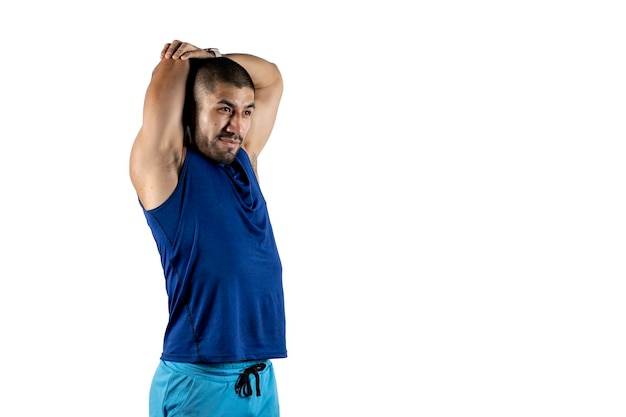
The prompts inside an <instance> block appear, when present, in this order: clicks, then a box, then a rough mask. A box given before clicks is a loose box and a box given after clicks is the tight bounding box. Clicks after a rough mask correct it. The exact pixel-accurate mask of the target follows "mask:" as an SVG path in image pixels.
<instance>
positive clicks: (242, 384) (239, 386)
mask: <svg viewBox="0 0 626 417" xmlns="http://www.w3.org/2000/svg"><path fill="white" fill-rule="evenodd" d="M263 369H265V364H264V363H257V364H256V365H252V366H250V367H248V368H246V369H244V370H243V372H242V373H241V375H239V378H238V379H237V382H236V383H235V392H236V393H237V394H238V395H240V396H242V397H249V396H251V395H252V387H251V386H250V375H254V378H255V379H256V396H257V397H260V396H261V386H260V382H259V372H261V371H262V370H263Z"/></svg>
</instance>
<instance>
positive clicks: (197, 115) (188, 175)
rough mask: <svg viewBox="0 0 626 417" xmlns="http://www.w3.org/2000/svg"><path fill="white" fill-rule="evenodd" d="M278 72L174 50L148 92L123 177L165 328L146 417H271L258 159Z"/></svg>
mask: <svg viewBox="0 0 626 417" xmlns="http://www.w3.org/2000/svg"><path fill="white" fill-rule="evenodd" d="M282 89H283V84H282V77H281V74H280V72H279V70H278V68H277V67H276V65H275V64H273V63H270V62H268V61H266V60H264V59H262V58H259V57H256V56H253V55H248V54H228V55H225V56H221V55H220V53H219V51H218V50H217V49H206V50H205V49H201V48H197V47H195V46H193V45H191V44H189V43H184V42H180V41H177V40H175V41H172V42H171V43H168V44H166V45H165V47H164V48H163V50H162V52H161V61H160V62H159V64H158V65H157V67H156V68H155V70H154V72H153V74H152V79H151V81H150V84H149V86H148V89H147V92H146V96H145V103H144V111H143V123H142V126H141V129H140V131H139V133H138V135H137V137H136V139H135V142H134V144H133V147H132V150H131V157H130V177H131V180H132V183H133V186H134V187H135V190H136V191H137V195H138V198H139V202H140V204H141V207H142V208H143V211H144V213H145V216H146V219H147V222H148V225H149V226H150V228H151V231H152V234H153V236H154V239H155V241H156V244H157V248H158V250H159V253H160V255H161V263H162V265H163V271H164V275H165V284H166V291H167V295H168V309H169V322H168V325H167V328H166V331H165V337H164V343H163V353H162V355H161V360H160V362H159V365H158V368H157V370H156V372H155V375H154V378H153V382H152V385H151V389H150V416H151V417H156V416H173V415H177V416H192V415H193V416H215V417H217V416H229V417H234V416H243V415H246V416H249V415H250V416H252V415H254V416H272V417H274V416H278V415H279V407H278V394H277V389H276V382H275V378H274V373H273V368H272V363H271V361H270V359H273V358H284V357H286V356H287V350H286V342H285V316H284V303H283V288H282V266H281V262H280V258H279V255H278V250H277V248H276V243H275V240H274V235H273V231H272V226H271V224H270V221H269V216H268V211H267V208H266V204H265V200H264V198H263V195H262V194H261V190H260V188H259V184H258V179H257V170H256V166H257V159H258V157H259V154H260V153H261V151H262V150H263V147H264V146H265V144H266V143H267V140H268V138H269V136H270V133H271V131H272V129H273V127H274V122H275V119H276V115H277V111H278V106H279V103H280V99H281V96H282Z"/></svg>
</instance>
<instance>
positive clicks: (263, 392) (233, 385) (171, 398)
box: [150, 360, 280, 417]
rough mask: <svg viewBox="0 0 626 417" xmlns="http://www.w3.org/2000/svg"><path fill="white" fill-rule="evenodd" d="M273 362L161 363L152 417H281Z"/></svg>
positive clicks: (152, 397) (153, 387)
mask: <svg viewBox="0 0 626 417" xmlns="http://www.w3.org/2000/svg"><path fill="white" fill-rule="evenodd" d="M279 415H280V412H279V408H278V392H277V389H276V379H275V376H274V368H273V366H272V362H271V361H269V360H261V361H247V362H235V363H220V364H194V363H182V362H170V361H160V363H159V366H158V367H157V370H156V372H155V373H154V377H153V379H152V385H151V387H150V417H174V416H179V417H192V416H193V417H238V416H257V417H279Z"/></svg>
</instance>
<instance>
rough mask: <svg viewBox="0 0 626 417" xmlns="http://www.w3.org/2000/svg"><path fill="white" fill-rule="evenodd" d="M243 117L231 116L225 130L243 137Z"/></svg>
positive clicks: (238, 115)
mask: <svg viewBox="0 0 626 417" xmlns="http://www.w3.org/2000/svg"><path fill="white" fill-rule="evenodd" d="M243 126H244V124H243V117H242V116H241V115H240V114H233V115H232V116H231V118H230V120H229V121H228V126H226V130H227V131H228V132H230V133H234V134H235V135H237V136H242V137H243Z"/></svg>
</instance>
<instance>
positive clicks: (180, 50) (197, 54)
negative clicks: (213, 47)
mask: <svg viewBox="0 0 626 417" xmlns="http://www.w3.org/2000/svg"><path fill="white" fill-rule="evenodd" d="M214 57H215V54H214V53H213V52H210V51H209V50H208V49H202V48H198V47H197V46H194V45H192V44H190V43H187V42H181V41H178V40H173V41H172V42H171V43H166V44H165V46H164V47H163V50H162V51H161V59H163V58H171V59H182V60H183V61H185V60H187V59H190V58H214Z"/></svg>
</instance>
